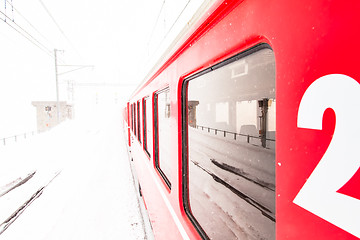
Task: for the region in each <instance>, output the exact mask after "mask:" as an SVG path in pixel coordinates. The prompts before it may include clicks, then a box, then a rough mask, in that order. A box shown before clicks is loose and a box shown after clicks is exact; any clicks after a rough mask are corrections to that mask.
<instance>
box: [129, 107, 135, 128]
mask: <svg viewBox="0 0 360 240" xmlns="http://www.w3.org/2000/svg"><path fill="white" fill-rule="evenodd" d="M133 119H134V117H133V108H132V104H130V123H129V124H130V129H131V131H132V132H133V131H134V130H133V126H134V124H133Z"/></svg>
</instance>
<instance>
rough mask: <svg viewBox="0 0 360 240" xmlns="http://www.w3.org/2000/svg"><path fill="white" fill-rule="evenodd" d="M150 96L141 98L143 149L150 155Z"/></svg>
mask: <svg viewBox="0 0 360 240" xmlns="http://www.w3.org/2000/svg"><path fill="white" fill-rule="evenodd" d="M151 106H152V105H151V98H149V97H147V98H144V100H143V116H144V117H143V121H144V124H143V125H144V149H145V152H146V153H147V154H148V155H149V157H150V156H151V153H150V152H152V117H151V116H152V114H151V109H152V107H151Z"/></svg>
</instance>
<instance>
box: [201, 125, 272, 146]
mask: <svg viewBox="0 0 360 240" xmlns="http://www.w3.org/2000/svg"><path fill="white" fill-rule="evenodd" d="M195 127H196V129H200V128H201V130H203V131H204V129H205V130H206V129H207V131H208V132H209V133H210V132H211V131H212V130H213V131H214V132H215V135H217V133H218V132H223V133H224V137H226V134H230V135H234V140H236V136H242V137H246V141H247V142H248V143H250V139H253V138H255V139H260V140H261V139H262V137H259V136H252V135H249V134H242V133H235V132H230V131H226V130H221V129H216V128H211V127H205V126H200V125H195ZM265 140H266V141H271V142H275V139H270V138H265Z"/></svg>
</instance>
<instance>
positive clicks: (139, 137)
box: [137, 101, 141, 142]
mask: <svg viewBox="0 0 360 240" xmlns="http://www.w3.org/2000/svg"><path fill="white" fill-rule="evenodd" d="M140 112H141V111H140V101H138V102H137V132H138V140H139V142H141V131H140Z"/></svg>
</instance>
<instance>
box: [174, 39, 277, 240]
mask: <svg viewBox="0 0 360 240" xmlns="http://www.w3.org/2000/svg"><path fill="white" fill-rule="evenodd" d="M263 49H270V50H272V51H273V49H272V48H271V46H270V45H269V44H267V43H261V44H258V45H255V46H253V47H251V48H249V49H247V50H245V51H243V52H240V53H238V54H236V55H235V56H232V57H229V58H228V59H226V60H224V61H222V62H220V63H218V64H215V65H214V66H211V67H209V68H206V69H204V70H202V71H200V72H198V73H195V74H193V75H191V76H189V77H186V78H184V80H183V82H182V87H181V88H182V89H181V121H182V124H181V132H182V136H181V138H182V144H181V148H182V149H181V151H182V159H181V168H182V169H181V170H182V177H181V178H182V184H181V185H182V186H181V189H182V203H183V206H182V207H183V209H184V211H185V214H186V215H187V217H188V218H189V220H190V222H191V223H192V224H193V226H194V227H195V229H196V230H197V232H198V234H199V235H200V236H201V238H202V239H210V238H209V236H208V235H207V233H206V232H205V230H204V229H203V228H202V226H201V225H200V223H199V222H198V221H197V219H196V217H195V216H194V215H193V214H192V211H191V206H190V194H189V170H188V169H189V162H188V161H189V144H188V136H189V134H188V124H189V123H188V109H187V108H188V83H189V81H191V80H193V79H196V78H198V77H200V76H202V75H205V74H207V73H209V72H212V71H213V70H216V69H219V68H222V67H224V66H226V65H228V64H230V63H233V62H235V61H238V60H240V59H242V58H245V57H247V56H249V55H252V54H253V53H256V52H258V51H260V50H263ZM275 74H276V73H275ZM275 82H276V75H275ZM275 162H276V153H275ZM275 174H276V173H275ZM275 176H276V175H275Z"/></svg>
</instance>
